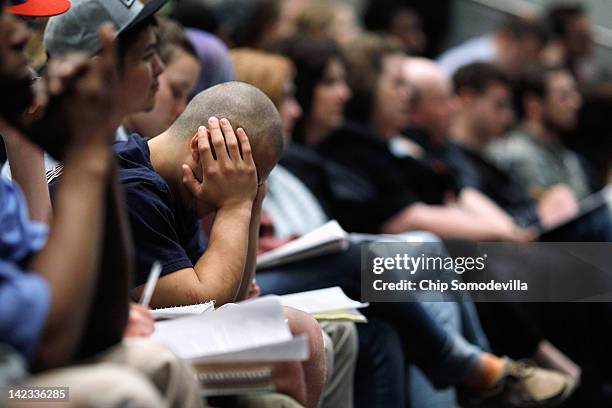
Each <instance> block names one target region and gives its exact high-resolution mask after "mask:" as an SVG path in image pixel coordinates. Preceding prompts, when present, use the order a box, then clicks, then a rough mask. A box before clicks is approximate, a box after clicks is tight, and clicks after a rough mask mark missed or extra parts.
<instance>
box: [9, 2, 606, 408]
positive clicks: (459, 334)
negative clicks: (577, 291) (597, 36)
mask: <svg viewBox="0 0 612 408" xmlns="http://www.w3.org/2000/svg"><path fill="white" fill-rule="evenodd" d="M445 4H446V2H445ZM445 7H446V6H445ZM426 10H427V8H426V7H425V8H424V6H417V5H415V4H413V2H409V1H403V0H386V1H384V2H379V1H374V0H369V1H349V0H345V1H331V0H231V1H223V2H220V1H216V0H170V1H169V0H134V1H125V0H47V1H42V0H0V88H1V91H2V103H0V135H1V139H0V140H1V141H2V149H1V151H2V154H1V155H0V160H1V161H0V164H1V165H2V166H3V170H2V176H1V177H2V178H1V179H0V406H4V405H5V404H8V406H10V407H13V406H15V407H19V406H27V405H23V404H24V402H23V401H21V402H20V401H17V400H15V399H14V398H9V394H7V393H6V392H5V390H8V389H9V388H10V387H18V386H19V387H68V388H69V397H70V398H69V399H68V400H66V401H62V402H54V403H53V405H52V406H62V407H64V406H65V407H139V408H140V407H142V408H148V407H205V406H219V407H224V406H228V407H229V406H232V407H233V406H241V407H270V408H272V407H313V408H314V407H331V408H335V407H341V408H342V407H347V408H350V407H398V408H401V407H415V408H421V407H423V408H426V407H444V408H454V407H475V408H476V407H507V408H519V407H524V408H527V407H553V406H554V407H556V406H564V407H607V406H610V405H611V404H612V391H611V390H612V370H610V362H611V361H612V354H611V353H610V350H609V344H610V341H611V340H612V306H611V305H610V304H609V303H519V302H499V303H477V302H474V301H473V300H472V299H471V298H470V296H469V294H463V296H461V297H456V298H445V299H444V301H431V299H430V298H428V297H427V296H426V294H425V293H424V292H419V291H415V292H414V293H411V294H410V298H409V299H407V300H406V301H405V302H371V304H370V305H369V307H368V308H366V309H364V310H363V313H364V314H365V315H366V317H367V322H365V323H363V322H360V323H354V322H352V321H349V320H340V321H336V320H317V319H315V318H314V317H313V316H312V315H310V314H308V313H305V312H303V311H300V310H297V309H293V308H290V307H283V309H282V310H283V315H284V318H285V321H286V325H287V328H288V330H289V331H290V332H291V334H292V335H293V336H305V337H306V338H307V339H308V341H307V348H308V356H307V357H306V358H305V359H303V360H301V361H282V362H275V363H274V372H275V376H274V384H273V385H274V387H273V388H274V390H273V391H272V392H270V391H269V392H265V393H242V392H240V393H237V395H236V396H234V397H232V398H227V397H225V398H214V399H207V398H206V397H204V396H203V395H204V394H205V392H203V390H202V387H206V386H205V385H202V384H200V383H199V382H198V376H197V375H196V371H195V369H194V367H192V366H191V365H190V364H189V363H188V362H187V361H185V360H183V359H181V358H179V357H178V356H176V355H175V354H174V353H173V352H172V351H170V350H169V349H168V348H166V347H164V346H162V345H160V344H158V343H157V342H155V341H154V340H153V339H152V338H151V336H152V335H153V333H154V332H155V328H156V324H155V321H154V317H153V313H152V311H151V308H163V307H172V306H178V305H191V304H199V303H203V302H207V301H211V300H214V301H215V307H222V306H224V305H226V304H232V303H241V302H244V301H248V300H252V299H254V298H258V297H261V296H267V295H285V294H291V293H297V292H303V291H308V290H314V289H323V288H328V287H332V286H339V287H341V288H342V290H343V291H344V292H345V293H346V294H347V295H348V296H349V297H351V298H353V299H356V300H359V299H361V296H362V289H363V288H362V266H363V265H362V255H363V254H362V248H363V245H368V244H370V243H379V242H386V241H387V240H390V239H391V240H393V241H394V242H407V243H410V247H409V248H410V251H411V252H410V254H409V255H422V256H425V254H427V255H430V254H431V255H434V256H439V255H444V256H450V255H452V254H453V253H454V252H453V251H454V250H456V245H457V243H461V242H471V243H475V242H488V241H495V242H503V243H507V244H508V245H512V246H515V247H518V246H523V245H524V244H525V243H530V242H535V241H561V242H610V240H611V239H612V216H611V213H610V209H609V208H610V206H612V204H610V198H609V196H605V195H602V197H604V198H606V197H607V198H606V199H607V200H608V202H607V204H606V203H604V205H603V206H598V207H597V208H595V209H590V210H589V211H588V213H586V214H581V210H582V208H581V201H582V200H584V199H585V198H587V199H588V198H590V196H591V195H593V194H599V193H598V192H599V191H600V190H602V189H604V188H605V187H606V186H608V185H609V184H610V183H612V172H611V170H610V165H611V164H612V159H611V158H612V151H610V140H611V139H612V134H611V131H610V128H609V126H607V124H605V123H606V122H605V121H606V119H607V116H606V115H605V113H603V114H602V113H601V111H598V110H596V109H602V108H601V107H602V106H603V107H605V106H610V105H612V93H610V92H609V88H607V87H609V83H607V82H606V81H607V79H608V77H607V74H606V71H605V69H603V68H602V66H601V64H600V63H599V61H598V60H597V59H596V58H595V56H594V53H593V48H594V40H593V34H592V32H593V26H592V23H591V20H590V16H589V10H588V9H587V8H585V7H584V6H581V5H580V4H576V5H573V4H565V3H562V4H558V5H555V4H553V5H550V7H549V8H548V9H547V10H543V11H542V14H541V16H532V15H531V16H516V15H508V16H503V17H502V18H501V20H500V21H501V22H500V24H499V25H498V26H497V27H496V28H495V30H494V31H493V32H490V33H483V35H481V36H478V37H475V38H472V39H469V40H467V41H465V42H464V43H461V44H459V45H457V46H455V47H453V48H447V49H437V48H440V47H439V44H440V43H441V40H440V38H438V36H440V35H442V34H443V32H444V29H439V27H438V28H436V27H433V26H431V25H432V21H433V22H434V23H435V19H434V20H432V16H431V15H429V14H419V13H420V12H423V13H425V12H426ZM460 23H461V22H460ZM446 24H448V23H447V22H443V26H444V27H445V26H446ZM438 31H439V32H438ZM433 32H436V35H435V37H432V38H428V37H427V35H429V34H431V33H433ZM432 35H433V34H432ZM423 55H428V56H430V57H431V56H435V57H437V59H430V58H426V57H423ZM606 91H607V92H606ZM595 98H597V99H595ZM606 98H607V99H606ZM604 110H605V109H604ZM593 130H596V132H598V134H595V135H593V134H584V135H583V134H582V132H592V131H593ZM582 138H584V140H587V139H588V140H589V144H588V147H586V146H583V145H582V144H581V143H580V140H583V139H582ZM578 215H580V216H578ZM574 218H575V219H574ZM330 220H336V221H338V223H339V224H340V225H341V227H342V228H343V229H344V230H346V231H347V232H349V233H359V234H361V235H360V237H361V238H360V240H359V241H351V242H350V243H349V244H348V248H346V249H343V250H341V251H336V252H333V253H327V254H324V255H315V256H311V257H309V258H307V259H303V260H299V261H291V262H289V263H286V264H282V265H276V266H266V267H263V268H262V267H259V268H258V267H257V257H258V255H260V254H264V253H266V252H269V251H272V250H275V249H278V248H281V247H283V246H284V245H287V244H288V243H290V242H291V241H293V240H295V239H297V238H299V237H301V236H304V235H306V234H308V233H310V232H312V231H313V230H316V229H317V228H318V227H321V226H323V225H324V224H326V223H327V222H328V221H330ZM365 234H367V235H365ZM533 251H534V252H533V254H534V256H536V257H537V256H539V255H541V256H544V255H542V253H540V252H538V249H537V248H536V249H533ZM507 259H508V260H507V262H504V265H503V268H502V269H504V270H516V269H519V268H520V267H521V263H520V262H518V259H517V260H516V261H517V262H516V263H515V262H514V259H513V258H512V257H511V256H510V257H509V258H507ZM156 262H159V265H160V266H161V272H160V278H159V281H158V282H157V284H156V286H155V290H154V292H153V293H152V296H151V301H150V306H148V305H147V306H144V305H141V304H139V303H137V302H138V299H140V298H141V297H142V295H143V292H144V290H145V284H146V282H147V278H148V276H149V272H150V270H151V266H152V265H153V264H154V263H156ZM547 262H549V263H548V264H547V265H549V266H550V267H551V268H553V269H554V268H557V267H559V268H560V267H562V266H563V265H561V261H555V260H554V259H552V260H549V261H547ZM538 265H539V264H538ZM542 265H544V263H542ZM388 274H390V275H391V276H392V277H394V278H397V279H398V280H399V279H401V278H402V275H401V271H399V270H390V271H388ZM453 275H455V274H453ZM441 279H444V278H441ZM458 279H459V280H462V279H468V277H461V276H459V278H458ZM261 318H262V320H265V319H266V316H261ZM197 341H198V342H202V343H205V342H206V341H207V335H206V333H202V336H201V339H200V338H199V339H197ZM11 395H12V394H11ZM27 403H31V401H29V402H27ZM27 403H26V404H27Z"/></svg>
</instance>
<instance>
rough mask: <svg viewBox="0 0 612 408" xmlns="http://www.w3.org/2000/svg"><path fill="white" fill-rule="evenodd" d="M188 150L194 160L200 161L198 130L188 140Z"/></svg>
mask: <svg viewBox="0 0 612 408" xmlns="http://www.w3.org/2000/svg"><path fill="white" fill-rule="evenodd" d="M189 151H190V152H191V158H192V159H193V161H194V162H196V163H198V162H199V161H200V152H198V132H195V133H194V134H193V136H192V137H191V140H190V141H189Z"/></svg>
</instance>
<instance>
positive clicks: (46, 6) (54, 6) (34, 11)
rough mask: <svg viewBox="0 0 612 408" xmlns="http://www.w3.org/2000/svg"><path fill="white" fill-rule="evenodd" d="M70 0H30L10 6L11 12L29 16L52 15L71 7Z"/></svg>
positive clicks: (61, 12) (9, 10)
mask: <svg viewBox="0 0 612 408" xmlns="http://www.w3.org/2000/svg"><path fill="white" fill-rule="evenodd" d="M70 6H71V4H70V0H28V1H26V2H25V3H23V4H19V5H17V6H12V7H8V8H7V9H6V10H7V11H8V12H9V13H11V14H16V15H19V16H27V17H52V16H57V15H59V14H64V13H65V12H67V11H68V10H69V9H70Z"/></svg>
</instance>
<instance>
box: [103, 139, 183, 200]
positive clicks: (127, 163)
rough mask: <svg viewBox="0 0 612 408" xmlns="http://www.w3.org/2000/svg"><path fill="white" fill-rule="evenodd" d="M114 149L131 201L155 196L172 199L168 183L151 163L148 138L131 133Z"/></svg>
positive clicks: (121, 181)
mask: <svg viewBox="0 0 612 408" xmlns="http://www.w3.org/2000/svg"><path fill="white" fill-rule="evenodd" d="M113 149H114V150H115V153H116V154H117V158H118V161H119V182H120V183H121V184H122V185H123V188H124V190H125V192H126V196H127V199H128V205H130V204H132V203H131V202H130V201H134V200H141V201H143V204H144V201H148V202H150V203H151V202H155V200H151V199H153V198H155V197H157V198H158V199H161V200H162V201H164V202H166V201H168V202H169V201H171V199H170V196H171V192H170V187H169V186H168V183H166V181H165V180H164V179H163V178H162V177H161V176H160V175H159V174H157V172H156V171H155V169H154V168H153V165H152V164H151V159H150V152H149V147H148V144H147V140H146V139H144V138H142V137H140V136H139V135H136V134H134V135H130V136H128V138H127V140H126V141H122V142H116V143H115V144H114V145H113Z"/></svg>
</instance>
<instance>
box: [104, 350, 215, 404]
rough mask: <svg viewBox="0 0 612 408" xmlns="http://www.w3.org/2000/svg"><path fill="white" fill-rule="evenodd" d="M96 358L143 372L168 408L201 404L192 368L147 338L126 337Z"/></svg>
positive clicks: (198, 388)
mask: <svg viewBox="0 0 612 408" xmlns="http://www.w3.org/2000/svg"><path fill="white" fill-rule="evenodd" d="M97 361H100V362H106V363H115V364H121V365H124V366H127V367H131V368H133V369H135V370H136V371H138V372H139V373H141V374H143V375H144V376H145V377H146V378H147V379H148V380H149V381H151V383H152V384H153V385H154V386H155V388H157V390H158V391H159V393H160V394H161V396H162V398H163V400H164V402H165V404H166V406H168V407H171V408H201V407H202V406H203V403H202V397H201V393H200V387H199V384H198V382H197V380H196V377H195V373H194V371H193V370H192V368H191V367H190V366H189V365H187V364H186V363H185V362H183V361H182V360H180V359H179V358H178V357H177V356H175V355H174V354H173V353H172V352H171V351H170V350H168V349H167V348H165V347H162V346H160V345H157V344H155V343H153V342H152V341H150V340H147V339H141V338H130V339H126V340H124V341H123V342H122V343H121V344H120V345H119V346H117V347H114V348H113V349H111V350H110V351H108V352H106V353H104V354H103V355H102V356H100V357H99V359H97Z"/></svg>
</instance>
